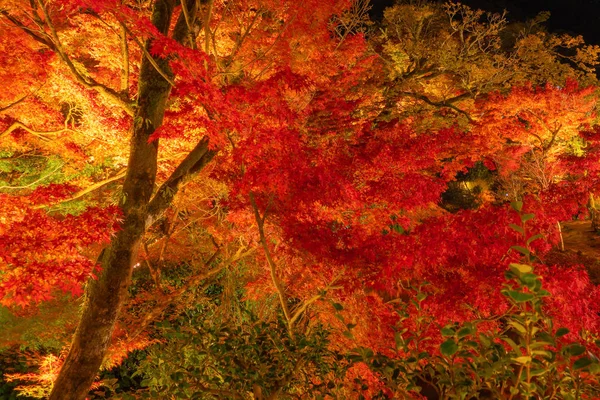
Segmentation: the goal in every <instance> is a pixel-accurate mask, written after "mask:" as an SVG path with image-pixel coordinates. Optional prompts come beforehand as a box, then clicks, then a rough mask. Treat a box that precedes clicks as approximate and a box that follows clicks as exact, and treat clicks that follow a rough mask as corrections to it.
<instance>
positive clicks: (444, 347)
mask: <svg viewBox="0 0 600 400" xmlns="http://www.w3.org/2000/svg"><path fill="white" fill-rule="evenodd" d="M440 351H441V353H442V354H443V355H445V356H446V357H451V356H453V355H454V354H455V353H456V352H457V351H458V345H457V344H456V342H455V341H454V339H448V340H446V341H445V342H444V343H442V344H441V345H440Z"/></svg>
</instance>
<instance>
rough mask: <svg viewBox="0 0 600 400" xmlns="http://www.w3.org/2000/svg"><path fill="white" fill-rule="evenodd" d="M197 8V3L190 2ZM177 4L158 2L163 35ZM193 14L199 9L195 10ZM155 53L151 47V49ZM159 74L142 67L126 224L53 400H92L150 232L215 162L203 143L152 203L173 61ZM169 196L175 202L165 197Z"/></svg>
mask: <svg viewBox="0 0 600 400" xmlns="http://www.w3.org/2000/svg"><path fill="white" fill-rule="evenodd" d="M190 3H192V4H193V3H194V0H192V1H190ZM177 4H179V2H178V1H175V0H156V2H155V4H154V10H153V14H152V23H153V24H154V26H156V28H158V30H159V31H160V32H162V33H163V34H165V35H166V34H167V33H168V29H169V26H170V24H171V19H172V16H173V10H174V8H175V6H176V5H177ZM190 9H195V7H194V8H192V7H190ZM187 35H188V29H187V24H186V23H185V19H184V18H183V16H180V17H179V20H178V21H177V24H176V26H175V28H174V32H173V38H174V39H175V40H177V41H179V42H183V40H184V39H185V38H186V37H187ZM146 48H147V49H149V48H150V43H146ZM155 61H156V63H157V67H158V68H159V69H160V70H161V72H162V74H161V72H159V71H158V70H157V68H156V67H155V66H153V65H152V64H151V63H150V61H149V60H148V59H147V58H146V57H144V58H143V60H142V63H141V69H140V77H139V87H138V107H137V109H136V113H135V119H134V127H133V134H132V138H131V143H130V156H129V162H128V167H127V168H128V169H127V175H126V176H125V181H124V183H123V203H122V204H123V212H124V222H123V224H122V230H121V231H119V232H118V233H117V234H116V236H115V237H114V239H113V240H112V242H111V243H110V245H109V246H108V247H107V248H106V249H105V250H104V251H103V253H102V255H101V256H100V260H99V261H100V263H101V266H102V272H101V274H100V276H99V278H98V280H90V281H89V283H88V286H87V288H86V301H85V306H84V311H83V315H82V317H81V320H80V322H79V325H78V327H77V330H76V332H75V335H74V338H73V342H72V344H71V348H70V351H69V354H68V356H67V358H66V360H65V363H64V365H63V367H62V369H61V371H60V374H59V376H58V378H57V380H56V382H55V383H54V387H53V390H52V393H51V394H50V399H51V400H82V399H84V398H85V397H86V395H87V393H88V391H89V388H90V386H91V385H92V383H93V381H94V378H95V377H96V375H97V373H98V370H99V368H100V366H101V364H102V361H103V359H104V356H105V354H106V351H107V349H108V346H109V344H110V340H111V336H112V333H113V330H114V327H115V323H116V321H117V318H118V315H119V311H120V309H121V306H122V305H123V303H124V300H125V299H126V297H127V288H128V286H129V284H130V280H131V272H132V269H133V265H134V263H135V262H136V261H137V252H138V248H139V244H140V241H141V239H142V237H143V235H144V232H145V230H146V228H147V227H148V226H149V225H150V224H151V222H149V221H153V220H155V218H156V216H157V215H158V214H159V213H160V212H162V211H164V209H165V208H166V207H168V206H169V204H170V201H171V199H172V197H173V195H174V193H175V192H176V191H177V188H178V187H179V185H180V183H181V182H182V181H183V180H184V179H185V178H186V177H188V176H190V175H191V174H193V173H195V172H198V171H199V170H200V169H201V168H202V167H203V166H204V165H206V163H207V162H208V161H210V160H211V159H212V157H213V156H214V152H213V151H210V150H208V146H207V144H208V143H207V141H206V140H202V141H201V142H200V143H199V144H198V146H196V148H195V149H194V150H192V152H191V153H190V154H189V155H188V156H187V157H186V159H185V160H184V161H183V162H182V164H181V165H180V166H179V167H178V168H177V169H176V171H175V173H174V175H173V176H172V177H171V178H169V180H168V181H167V182H165V184H164V185H163V186H162V187H161V188H160V189H159V191H158V193H157V194H156V195H155V198H154V200H153V201H152V203H150V201H151V198H152V192H153V190H154V184H155V179H156V170H157V151H158V141H153V142H152V143H148V138H149V137H150V135H151V134H152V133H153V132H154V131H155V130H156V128H158V127H159V126H160V125H161V124H162V121H163V117H164V112H165V108H166V102H167V99H168V97H169V94H170V91H171V85H170V84H169V82H168V81H167V80H166V79H165V78H164V77H163V76H162V75H166V76H167V77H168V78H169V79H170V80H171V81H172V78H173V76H172V75H173V74H172V72H171V70H170V68H169V65H168V61H167V60H165V59H162V58H157V59H156V60H155ZM165 192H166V193H169V196H165Z"/></svg>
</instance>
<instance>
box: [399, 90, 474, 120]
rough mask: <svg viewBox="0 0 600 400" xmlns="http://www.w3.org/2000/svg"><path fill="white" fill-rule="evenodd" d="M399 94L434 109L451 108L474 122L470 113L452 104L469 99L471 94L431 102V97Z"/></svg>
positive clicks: (408, 93) (406, 93)
mask: <svg viewBox="0 0 600 400" xmlns="http://www.w3.org/2000/svg"><path fill="white" fill-rule="evenodd" d="M399 94H401V95H404V96H409V97H412V98H414V99H417V100H421V101H423V102H425V103H427V104H429V105H430V106H434V107H438V108H443V107H447V108H451V109H453V110H454V111H456V112H458V113H460V114H463V115H464V116H465V117H467V119H468V120H469V121H473V119H472V118H471V116H470V115H469V113H468V112H466V111H465V110H463V109H461V108H458V107H457V106H455V105H454V104H452V103H454V102H456V101H458V100H461V99H463V98H466V97H469V96H470V93H469V94H467V93H463V94H461V95H459V96H456V97H453V98H451V99H448V100H444V101H433V100H431V99H430V98H429V97H427V96H425V95H422V94H418V93H413V92H400V93H399Z"/></svg>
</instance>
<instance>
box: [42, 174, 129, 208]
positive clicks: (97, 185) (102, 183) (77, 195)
mask: <svg viewBox="0 0 600 400" xmlns="http://www.w3.org/2000/svg"><path fill="white" fill-rule="evenodd" d="M126 173H127V170H122V171H120V172H119V173H118V174H117V175H115V176H112V177H110V178H108V179H105V180H103V181H100V182H96V183H94V184H93V185H90V186H88V187H86V188H85V189H81V190H80V191H78V192H77V193H75V194H74V195H73V196H71V197H69V198H68V199H64V200H61V203H64V202H67V201H73V200H77V199H79V198H80V197H83V196H85V195H86V194H88V193H91V192H93V191H94V190H96V189H99V188H101V187H102V186H105V185H108V184H109V183H111V182H114V181H118V180H119V179H122V178H124V177H125V174H126ZM44 207H46V205H43V204H41V205H38V206H35V207H33V208H44Z"/></svg>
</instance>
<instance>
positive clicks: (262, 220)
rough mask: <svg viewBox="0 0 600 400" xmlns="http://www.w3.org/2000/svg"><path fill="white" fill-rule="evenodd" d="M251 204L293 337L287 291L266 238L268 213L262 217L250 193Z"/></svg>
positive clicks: (272, 276)
mask: <svg viewBox="0 0 600 400" xmlns="http://www.w3.org/2000/svg"><path fill="white" fill-rule="evenodd" d="M250 204H251V205H252V209H253V210H254V219H255V220H256V224H257V225H258V233H259V236H260V243H261V245H262V248H263V250H264V252H265V256H266V258H267V263H268V264H269V269H270V271H271V279H272V281H273V285H274V286H275V289H276V290H277V294H278V296H279V303H280V304H281V308H282V309H283V314H284V316H285V320H286V321H287V323H288V330H289V332H290V335H293V329H292V323H291V320H292V316H291V313H290V309H289V307H288V304H287V299H286V297H285V290H284V288H283V286H282V285H281V282H280V281H279V278H278V277H277V265H276V264H275V261H273V257H271V251H270V250H269V246H268V244H267V239H266V237H265V231H264V223H265V217H266V212H265V214H264V215H263V216H262V217H261V216H260V213H259V211H258V206H257V205H256V200H255V198H254V193H252V192H250ZM315 301H316V300H315Z"/></svg>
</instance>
